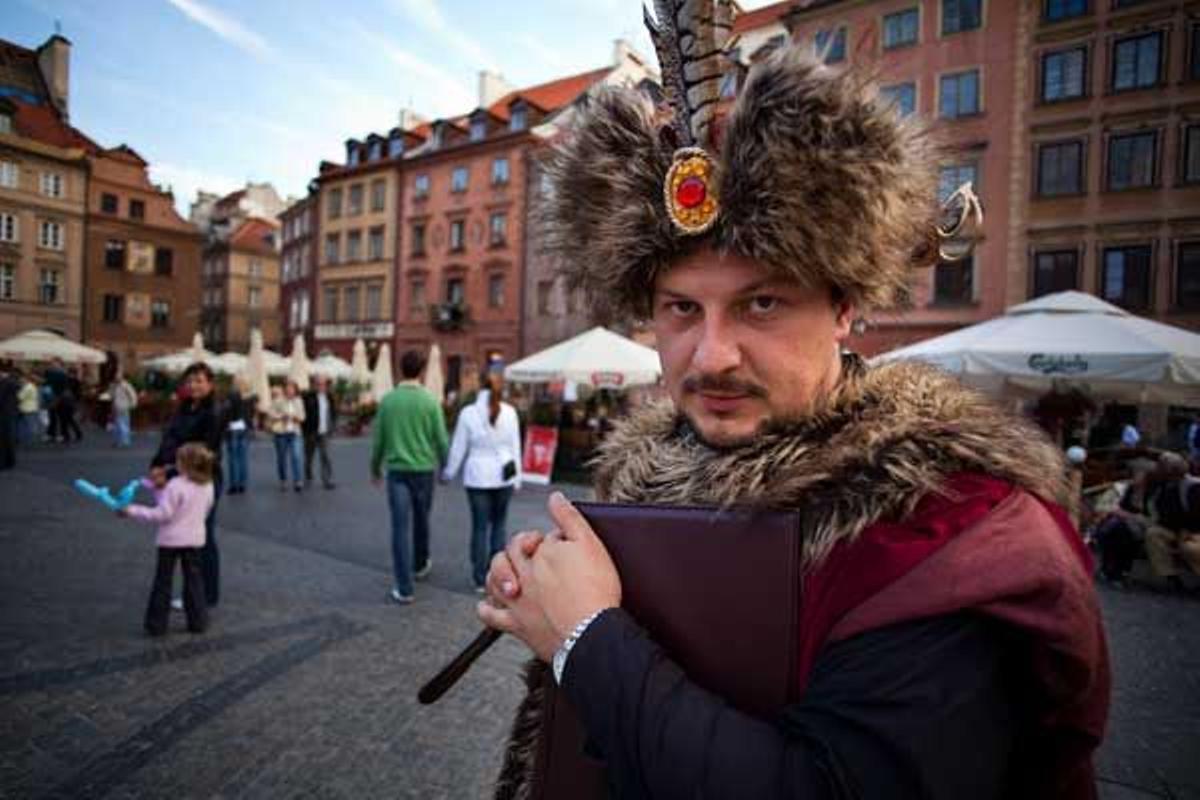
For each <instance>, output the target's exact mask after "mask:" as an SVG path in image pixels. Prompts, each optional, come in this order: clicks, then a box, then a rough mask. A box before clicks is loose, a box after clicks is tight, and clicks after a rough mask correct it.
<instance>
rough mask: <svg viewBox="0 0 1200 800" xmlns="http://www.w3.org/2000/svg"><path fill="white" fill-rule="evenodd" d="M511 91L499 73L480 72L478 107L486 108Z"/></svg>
mask: <svg viewBox="0 0 1200 800" xmlns="http://www.w3.org/2000/svg"><path fill="white" fill-rule="evenodd" d="M512 90H513V87H512V86H511V85H509V84H508V83H507V82H506V81H505V80H504V77H503V76H502V75H501V74H500V73H499V72H489V71H488V70H482V71H481V72H480V73H479V107H480V108H487V107H488V106H490V105H491V104H492V103H494V102H496V101H497V100H499V99H500V98H501V97H504V95H506V94H508V93H509V92H511V91H512Z"/></svg>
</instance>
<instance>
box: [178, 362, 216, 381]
mask: <svg viewBox="0 0 1200 800" xmlns="http://www.w3.org/2000/svg"><path fill="white" fill-rule="evenodd" d="M196 374H201V375H203V376H204V377H206V378H208V382H209V383H213V382H214V381H215V380H216V378H215V376H214V375H213V371H212V367H210V366H209V365H208V364H205V363H204V362H203V361H193V362H192V363H191V364H188V368H187V369H185V370H184V371H183V377H182V379H181V380H185V381H186V380H187V379H188V378H190V377H192V376H193V375H196Z"/></svg>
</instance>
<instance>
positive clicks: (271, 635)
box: [0, 614, 349, 697]
mask: <svg viewBox="0 0 1200 800" xmlns="http://www.w3.org/2000/svg"><path fill="white" fill-rule="evenodd" d="M331 623H339V624H342V625H346V624H349V623H348V622H347V621H346V620H345V619H344V618H343V617H341V616H340V615H337V614H322V615H319V616H316V617H309V618H307V619H300V620H294V621H292V622H284V623H280V624H277V625H268V626H265V627H262V628H253V629H251V630H245V631H237V632H234V633H229V634H225V635H224V636H214V637H212V638H206V639H196V640H195V641H191V642H188V643H186V644H181V645H179V646H177V647H170V648H166V647H160V648H155V649H153V650H147V651H144V652H141V653H131V654H130V655H124V656H113V657H111V658H102V659H99V660H97V661H91V662H88V663H86V664H76V665H75V666H73V667H60V668H56V669H43V670H37V671H34V672H21V673H17V674H15V675H4V676H0V697H3V696H5V695H12V694H21V693H24V692H34V691H46V690H49V689H54V688H57V687H61V686H67V685H70V684H74V683H78V682H80V681H87V680H91V679H92V678H99V677H103V676H105V675H114V674H118V673H121V672H128V671H131V670H135V669H146V668H149V667H154V666H158V665H161V664H170V663H174V662H176V661H185V660H187V659H190V658H197V657H199V656H205V655H210V654H212V653H221V652H224V651H226V650H232V649H234V648H236V647H241V646H242V645H246V644H261V643H262V642H269V641H271V640H272V639H278V638H281V637H285V636H290V635H292V634H295V633H307V632H309V631H313V630H320V629H322V628H324V627H327V626H329V625H330V624H331Z"/></svg>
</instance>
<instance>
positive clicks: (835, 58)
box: [814, 27, 846, 64]
mask: <svg viewBox="0 0 1200 800" xmlns="http://www.w3.org/2000/svg"><path fill="white" fill-rule="evenodd" d="M814 44H815V45H816V51H817V55H818V56H821V57H823V58H824V59H825V63H826V64H836V63H838V62H839V61H845V60H846V29H845V27H842V28H838V29H837V30H831V31H829V30H827V31H817V35H816V37H815V38H814Z"/></svg>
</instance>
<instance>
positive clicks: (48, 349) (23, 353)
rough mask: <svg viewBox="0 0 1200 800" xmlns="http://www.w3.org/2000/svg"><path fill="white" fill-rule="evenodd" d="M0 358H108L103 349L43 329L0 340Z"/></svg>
mask: <svg viewBox="0 0 1200 800" xmlns="http://www.w3.org/2000/svg"><path fill="white" fill-rule="evenodd" d="M0 358H6V359H11V360H13V361H51V360H53V359H56V358H59V359H62V360H63V361H64V362H65V363H68V364H103V363H104V362H105V361H107V360H108V356H107V355H105V353H104V351H103V350H97V349H96V348H94V347H88V346H87V345H82V344H79V343H78V342H73V341H71V340H70V339H67V338H65V337H63V336H59V335H58V334H57V333H53V332H51V331H43V330H31V331H25V332H24V333H18V334H17V335H16V336H13V337H10V338H8V339H5V340H4V341H0Z"/></svg>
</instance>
